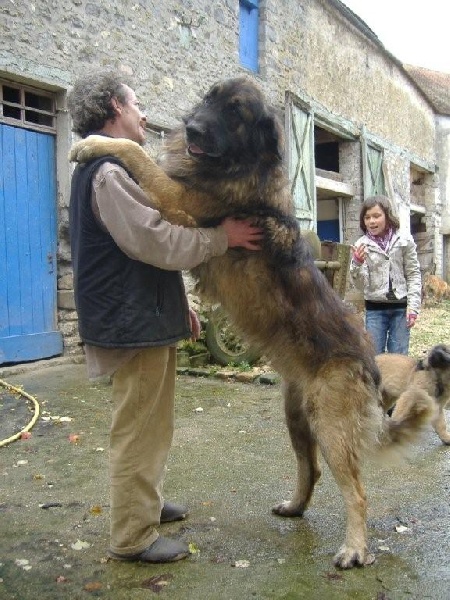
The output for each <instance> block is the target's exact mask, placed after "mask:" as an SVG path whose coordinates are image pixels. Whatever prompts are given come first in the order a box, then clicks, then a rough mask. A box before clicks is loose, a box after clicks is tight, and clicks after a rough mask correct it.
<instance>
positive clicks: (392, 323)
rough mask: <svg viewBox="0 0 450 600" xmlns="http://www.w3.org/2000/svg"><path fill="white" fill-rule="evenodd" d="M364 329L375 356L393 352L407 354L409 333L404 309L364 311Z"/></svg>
mask: <svg viewBox="0 0 450 600" xmlns="http://www.w3.org/2000/svg"><path fill="white" fill-rule="evenodd" d="M366 329H367V331H368V332H369V333H370V335H371V336H372V338H373V342H374V344H375V351H376V353H377V354H382V353H383V352H395V353H396V354H408V350H409V333H410V330H409V328H408V327H407V326H406V308H405V307H404V306H401V307H398V308H389V309H381V310H366Z"/></svg>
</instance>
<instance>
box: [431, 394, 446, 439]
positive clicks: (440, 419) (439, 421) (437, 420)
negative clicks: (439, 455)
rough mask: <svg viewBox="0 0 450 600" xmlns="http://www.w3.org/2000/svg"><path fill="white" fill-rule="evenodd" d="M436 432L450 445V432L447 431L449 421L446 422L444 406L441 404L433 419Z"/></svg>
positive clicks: (432, 422)
mask: <svg viewBox="0 0 450 600" xmlns="http://www.w3.org/2000/svg"><path fill="white" fill-rule="evenodd" d="M431 424H432V425H433V428H434V430H435V432H436V433H437V434H438V436H439V437H440V439H441V441H442V442H443V443H444V444H447V445H450V433H449V432H448V431H447V423H446V422H445V414H444V407H443V406H442V405H441V404H440V405H439V407H438V409H437V411H436V414H435V416H434V417H433V420H432V421H431Z"/></svg>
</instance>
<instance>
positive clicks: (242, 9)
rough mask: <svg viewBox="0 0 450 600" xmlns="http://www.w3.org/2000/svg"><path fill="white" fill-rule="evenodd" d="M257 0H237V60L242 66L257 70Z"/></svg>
mask: <svg viewBox="0 0 450 600" xmlns="http://www.w3.org/2000/svg"><path fill="white" fill-rule="evenodd" d="M258 1H259V0H239V60H240V62H241V65H242V66H243V67H246V68H247V69H250V70H251V71H254V72H255V73H256V72H257V71H258V26H259V11H258Z"/></svg>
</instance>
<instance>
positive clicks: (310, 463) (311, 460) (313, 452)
mask: <svg viewBox="0 0 450 600" xmlns="http://www.w3.org/2000/svg"><path fill="white" fill-rule="evenodd" d="M283 395H284V399H285V412H286V424H287V427H288V430H289V435H290V438H291V443H292V447H293V449H294V452H295V456H296V459H297V483H296V489H295V492H294V495H293V497H292V499H291V500H289V501H287V500H286V501H284V502H281V503H280V504H277V505H276V506H274V507H273V508H272V512H273V513H275V514H277V515H280V516H281V517H301V516H303V513H304V511H305V510H306V508H307V507H308V505H309V502H310V500H311V496H312V493H313V491H314V485H315V483H316V481H317V480H318V479H319V477H320V466H319V462H318V457H317V444H316V441H315V439H314V437H313V435H312V432H311V429H310V426H309V423H308V419H307V416H306V414H305V412H304V409H303V406H302V394H301V391H300V390H299V389H298V387H297V386H296V385H295V384H294V383H286V384H284V387H283Z"/></svg>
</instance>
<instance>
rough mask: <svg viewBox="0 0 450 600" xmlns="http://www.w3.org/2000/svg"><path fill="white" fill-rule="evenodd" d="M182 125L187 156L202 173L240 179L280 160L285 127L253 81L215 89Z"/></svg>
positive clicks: (239, 80) (237, 81)
mask: <svg viewBox="0 0 450 600" xmlns="http://www.w3.org/2000/svg"><path fill="white" fill-rule="evenodd" d="M183 121H184V125H185V135H186V145H187V151H188V152H189V154H190V156H191V158H192V159H193V160H195V161H196V162H197V163H199V164H198V167H200V168H202V167H204V168H205V170H207V169H213V170H214V172H215V173H216V174H217V172H218V171H220V172H221V173H223V174H233V175H239V174H240V173H243V174H244V173H248V171H249V169H250V168H252V167H254V166H255V165H259V164H265V165H267V164H278V163H279V162H280V161H281V156H282V144H283V140H282V129H281V125H280V123H279V121H278V119H277V118H276V116H275V114H274V112H273V110H272V109H271V108H269V107H268V106H267V105H266V103H265V100H264V97H263V95H262V93H261V92H260V90H259V89H258V88H257V87H256V85H255V84H254V83H253V82H252V81H251V80H250V79H247V78H244V77H242V78H237V79H230V80H227V81H225V82H222V83H217V84H215V85H214V86H213V87H212V88H211V89H210V90H209V92H208V93H207V94H206V96H205V97H204V99H203V101H202V102H201V103H200V104H198V105H197V106H195V107H194V108H193V110H192V111H191V113H190V114H189V115H187V116H186V117H185V118H184V119H183ZM202 170H203V169H202Z"/></svg>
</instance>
